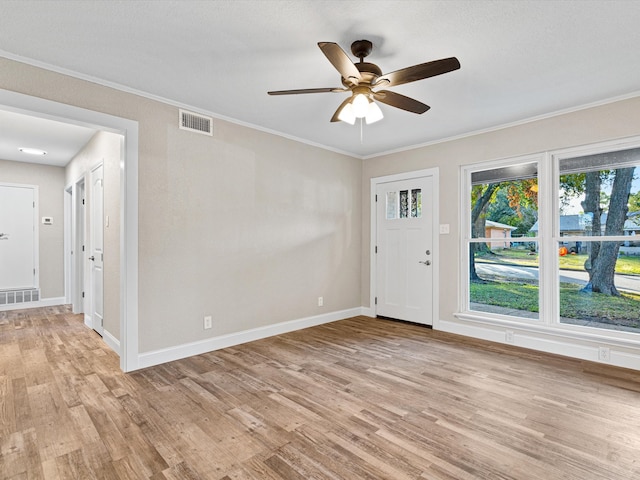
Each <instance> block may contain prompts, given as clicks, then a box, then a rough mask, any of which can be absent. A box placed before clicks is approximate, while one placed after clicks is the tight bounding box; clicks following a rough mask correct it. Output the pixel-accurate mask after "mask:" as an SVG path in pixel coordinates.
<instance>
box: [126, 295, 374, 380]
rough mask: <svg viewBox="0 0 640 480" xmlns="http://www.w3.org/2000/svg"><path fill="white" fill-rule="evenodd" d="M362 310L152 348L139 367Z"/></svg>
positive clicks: (145, 354) (284, 331) (322, 321)
mask: <svg viewBox="0 0 640 480" xmlns="http://www.w3.org/2000/svg"><path fill="white" fill-rule="evenodd" d="M361 314H362V308H361V307H357V308H351V309H348V310H340V311H337V312H332V313H326V314H323V315H316V316H313V317H306V318H301V319H298V320H290V321H288V322H281V323H276V324H274V325H266V326H264V327H258V328H252V329H250V330H245V331H242V332H237V333H230V334H227V335H221V336H219V337H213V338H207V339H206V340H199V341H197V342H191V343H185V344H182V345H177V346H175V347H169V348H163V349H160V350H153V351H151V352H144V353H141V354H140V355H138V368H146V367H151V366H153V365H160V364H161V363H166V362H171V361H173V360H179V359H181V358H186V357H192V356H194V355H200V354H202V353H207V352H211V351H214V350H219V349H221V348H227V347H233V346H235V345H240V344H242V343H247V342H253V341H255V340H261V339H263V338H267V337H272V336H274V335H280V334H283V333H288V332H293V331H296V330H301V329H303V328H308V327H315V326H317V325H322V324H325V323H330V322H335V321H337V320H344V319H346V318H351V317H356V316H358V315H361Z"/></svg>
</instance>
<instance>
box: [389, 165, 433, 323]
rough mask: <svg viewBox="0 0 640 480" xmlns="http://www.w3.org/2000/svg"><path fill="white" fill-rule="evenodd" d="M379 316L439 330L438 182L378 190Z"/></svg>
mask: <svg viewBox="0 0 640 480" xmlns="http://www.w3.org/2000/svg"><path fill="white" fill-rule="evenodd" d="M376 195H377V197H376V198H377V201H376V249H377V253H376V280H377V281H376V283H377V285H376V297H377V305H376V314H377V315H380V316H384V317H390V318H395V319H398V320H406V321H410V322H415V323H421V324H425V325H433V261H434V252H433V244H434V243H433V222H434V218H433V212H434V208H433V177H432V176H426V177H420V178H413V179H409V180H399V181H393V182H387V183H379V184H378V185H377V188H376Z"/></svg>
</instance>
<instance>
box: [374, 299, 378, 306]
mask: <svg viewBox="0 0 640 480" xmlns="http://www.w3.org/2000/svg"><path fill="white" fill-rule="evenodd" d="M374 303H375V304H376V305H377V304H378V297H376V299H375V302H374Z"/></svg>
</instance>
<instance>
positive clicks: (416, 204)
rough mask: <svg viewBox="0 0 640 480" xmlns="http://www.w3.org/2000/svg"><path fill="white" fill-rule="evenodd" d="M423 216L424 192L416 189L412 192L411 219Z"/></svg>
mask: <svg viewBox="0 0 640 480" xmlns="http://www.w3.org/2000/svg"><path fill="white" fill-rule="evenodd" d="M421 216H422V190H421V189H420V188H414V189H413V190H411V217H412V218H420V217H421Z"/></svg>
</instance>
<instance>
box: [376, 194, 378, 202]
mask: <svg viewBox="0 0 640 480" xmlns="http://www.w3.org/2000/svg"><path fill="white" fill-rule="evenodd" d="M377 201H378V194H376V202H377Z"/></svg>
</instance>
